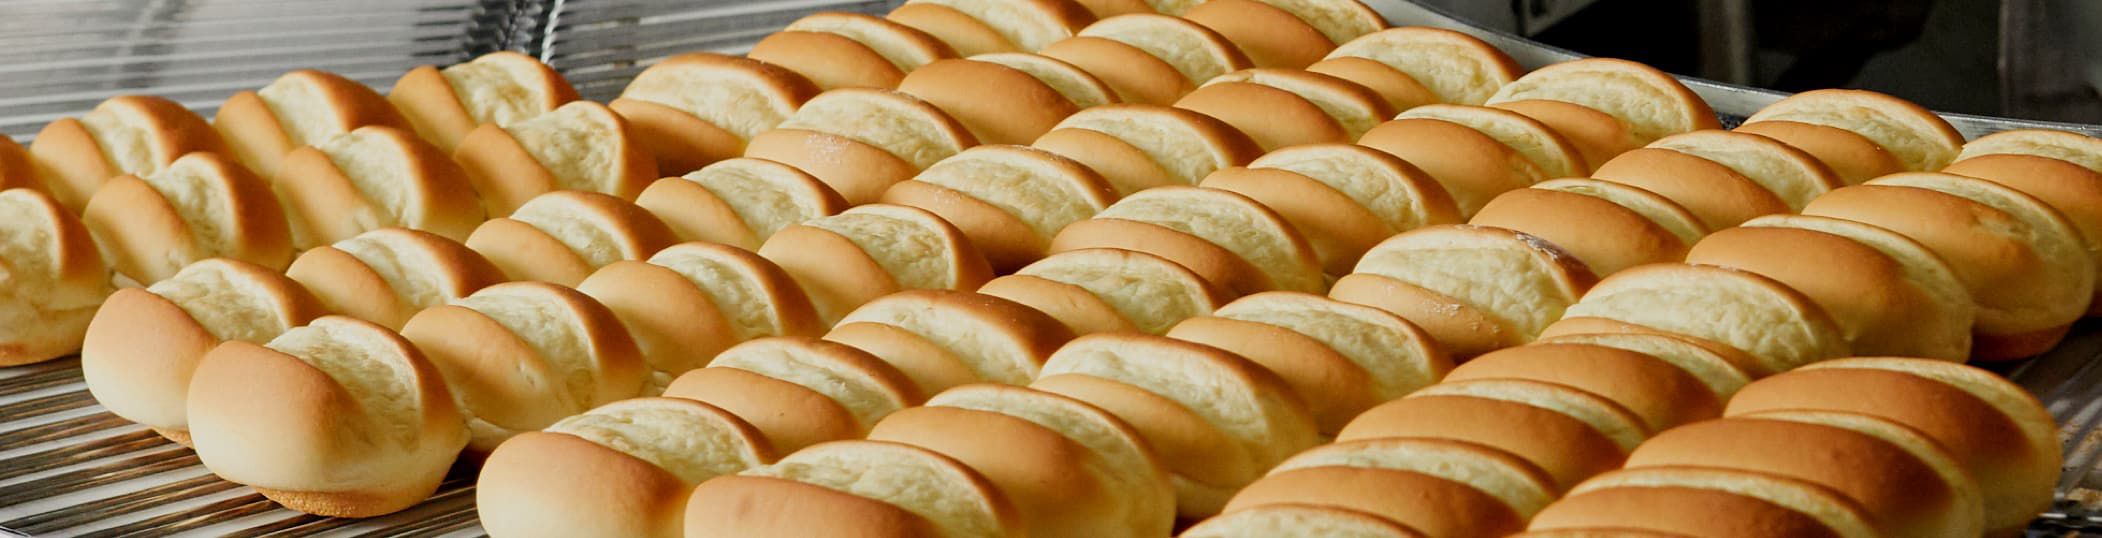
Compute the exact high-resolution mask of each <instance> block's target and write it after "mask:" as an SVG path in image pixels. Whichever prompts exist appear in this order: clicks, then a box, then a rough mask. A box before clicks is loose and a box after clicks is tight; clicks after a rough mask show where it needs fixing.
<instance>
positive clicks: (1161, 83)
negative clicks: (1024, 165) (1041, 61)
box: [1036, 35, 1197, 106]
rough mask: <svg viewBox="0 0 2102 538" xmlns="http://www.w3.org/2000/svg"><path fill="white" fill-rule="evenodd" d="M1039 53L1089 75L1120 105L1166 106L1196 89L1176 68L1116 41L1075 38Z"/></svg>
mask: <svg viewBox="0 0 2102 538" xmlns="http://www.w3.org/2000/svg"><path fill="white" fill-rule="evenodd" d="M1127 40H1129V39H1127ZM1036 53H1037V54H1040V55H1043V56H1044V57H1046V58H1054V59H1057V60H1059V61H1061V62H1065V63H1066V64H1068V65H1072V66H1074V67H1076V68H1079V69H1080V70H1083V71H1086V72H1087V73H1088V74H1089V75H1090V76H1093V77H1095V79H1096V80H1100V81H1102V83H1103V84H1104V85H1107V86H1108V87H1109V88H1110V91H1112V92H1115V93H1116V96H1117V101H1118V102H1123V103H1139V104H1148V105H1162V106H1166V105H1170V104H1174V103H1175V100H1176V99H1180V98H1182V96H1183V94H1187V93H1190V90H1194V89H1197V83H1195V82H1192V81H1191V80H1190V79H1189V77H1185V76H1183V74H1182V72H1181V71H1177V70H1176V69H1175V65H1174V64H1171V63H1168V61H1167V60H1163V59H1161V58H1157V57H1154V56H1153V54H1151V53H1148V52H1146V49H1141V48H1138V47H1135V46H1132V45H1128V44H1125V43H1124V42H1123V41H1118V40H1115V39H1109V38H1106V37H1094V36H1084V35H1082V36H1073V37H1068V38H1065V39H1061V40H1058V41H1057V42H1055V43H1052V44H1050V45H1047V46H1045V47H1044V50H1039V51H1036Z"/></svg>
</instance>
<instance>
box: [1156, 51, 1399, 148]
mask: <svg viewBox="0 0 2102 538" xmlns="http://www.w3.org/2000/svg"><path fill="white" fill-rule="evenodd" d="M1175 106H1176V107H1177V108H1183V109H1188V110H1194V111H1197V112H1200V113H1203V114H1205V115H1207V116H1211V117H1214V118H1218V119H1219V121H1224V122H1226V123H1227V124H1228V125H1232V126H1234V128H1236V129H1239V130H1240V131H1241V132H1244V133H1248V136H1249V138H1251V139H1253V140H1255V143H1256V145H1258V146H1261V147H1262V148H1263V149H1265V150H1274V149H1278V148H1282V147H1285V146H1296V145H1300V144H1311V143H1318V142H1349V141H1351V140H1356V139H1357V138H1358V137H1360V136H1363V135H1364V134H1365V131H1368V130H1371V129H1372V127H1373V126H1374V125H1377V124H1379V122H1380V121H1382V120H1385V119H1387V118H1389V117H1392V116H1393V115H1394V111H1393V110H1392V109H1390V108H1388V106H1387V102H1386V100H1385V99H1382V98H1380V96H1379V94H1376V93H1372V90H1368V89H1365V87H1364V86H1359V85H1357V84H1356V83H1353V82H1350V81H1347V80H1343V79H1340V78H1336V77H1331V76H1328V75H1323V74H1320V73H1314V72H1309V71H1296V70H1290V69H1270V68H1257V69H1243V70H1240V71H1235V72H1232V73H1226V74H1223V75H1219V76H1216V77H1212V79H1211V80H1207V81H1205V82H1204V83H1203V84H1202V85H1201V86H1199V87H1198V88H1197V91H1194V92H1190V94H1189V95H1185V96H1183V97H1182V99H1179V100H1176V101H1175Z"/></svg>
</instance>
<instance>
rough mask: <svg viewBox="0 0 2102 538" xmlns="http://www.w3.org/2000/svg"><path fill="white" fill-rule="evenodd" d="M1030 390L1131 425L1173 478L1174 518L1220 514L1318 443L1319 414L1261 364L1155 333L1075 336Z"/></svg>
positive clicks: (1046, 366)
mask: <svg viewBox="0 0 2102 538" xmlns="http://www.w3.org/2000/svg"><path fill="white" fill-rule="evenodd" d="M1030 388H1034V389H1038V390H1045V391H1049V392H1054V393H1058V394H1062V395H1065V396H1070V397H1073V398H1076V399H1080V400H1084V401H1087V402H1089V403H1093V404H1095V405H1097V406H1101V407H1102V408H1103V409H1105V410H1107V411H1109V412H1110V413H1112V414H1115V415H1117V417H1118V418H1121V419H1123V420H1124V421H1125V422H1127V423H1130V424H1131V426H1132V427H1133V428H1134V429H1137V430H1138V431H1139V432H1140V434H1141V435H1143V436H1145V438H1146V441H1147V443H1148V444H1150V445H1152V446H1153V448H1154V450H1156V451H1158V453H1159V454H1160V455H1161V458H1162V461H1164V462H1165V463H1167V464H1168V467H1169V470H1170V471H1171V472H1172V473H1173V475H1174V478H1173V480H1174V484H1175V492H1176V494H1175V498H1176V514H1178V515H1179V516H1182V517H1203V516H1209V515H1212V514H1216V513H1218V512H1219V509H1220V508H1221V507H1223V506H1224V505H1225V504H1226V501H1227V498H1228V497H1229V496H1231V495H1233V492H1234V491H1236V490H1239V489H1240V488H1241V487H1242V486H1244V485H1246V484H1248V483H1249V482H1252V481H1254V480H1255V479H1256V478H1257V477H1258V476H1261V475H1262V473H1263V472H1264V471H1266V470H1268V469H1269V468H1270V467H1271V466H1273V465H1276V464H1277V463H1278V462H1280V461H1283V460H1284V459H1285V458H1286V457H1287V456H1289V455H1291V454H1292V453H1293V452H1297V451H1299V450H1301V449H1304V448H1306V447H1310V446H1313V445H1314V444H1315V443H1316V442H1317V439H1316V435H1317V434H1316V433H1315V427H1314V420H1313V415H1312V414H1311V413H1308V412H1307V408H1306V405H1305V404H1304V403H1301V401H1300V399H1299V396H1298V395H1296V394H1294V393H1293V392H1292V389H1291V387H1289V386H1288V385H1286V384H1285V382H1284V381H1283V380H1281V379H1279V378H1278V377H1277V376H1276V374H1272V373H1270V371H1269V370H1266V369H1263V367H1262V366H1260V365H1257V364H1256V363H1254V362H1251V361H1248V360H1247V359H1243V358H1241V357H1238V356H1235V355H1233V354H1232V353H1228V352H1225V351H1221V350H1219V349H1217V348H1212V347H1207V346H1203V345H1198V344H1192V343H1187V342H1182V341H1179V340H1173V339H1168V338H1162V337H1157V336H1142V335H1135V334H1097V335H1089V336H1083V337H1080V338H1077V339H1074V340H1073V341H1072V342H1071V343H1068V344H1066V346H1065V347H1063V348H1060V349H1059V351H1058V353H1056V354H1053V355H1052V356H1051V361H1050V362H1048V363H1045V365H1044V370H1043V377H1042V378H1040V379H1038V380H1037V381H1036V383H1033V384H1031V385H1030Z"/></svg>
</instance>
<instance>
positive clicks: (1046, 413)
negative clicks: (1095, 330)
mask: <svg viewBox="0 0 2102 538" xmlns="http://www.w3.org/2000/svg"><path fill="white" fill-rule="evenodd" d="M927 405H928V406H929V407H939V408H953V409H965V410H974V411H982V412H990V413H998V414H1001V415H1005V416H1008V417H1014V418H1017V419H1021V420H1025V421H1028V422H1030V423H1033V424H1035V425H1037V426H1042V427H1044V428H1049V429H1051V430H1052V431H1055V432H1058V434H1059V435H1063V436H1065V438H1067V439H1071V440H1072V441H1073V442H1075V443H1079V444H1080V446H1081V447H1083V448H1085V449H1086V450H1087V451H1089V452H1091V453H1092V455H1093V456H1094V458H1095V459H1093V460H1091V461H1099V464H1096V465H1099V466H1100V467H1101V468H1103V469H1104V470H1105V471H1106V472H1105V473H1104V474H1103V475H1102V476H1103V478H1102V480H1103V482H1104V485H1105V486H1106V489H1107V490H1108V493H1110V494H1111V495H1112V496H1113V497H1114V498H1117V499H1119V502H1121V503H1122V504H1121V505H1120V506H1113V507H1105V508H1104V511H1105V512H1107V513H1104V514H1103V515H1102V516H1103V518H1105V519H1108V520H1110V521H1111V522H1112V523H1117V524H1119V526H1120V527H1121V528H1124V529H1128V530H1127V531H1126V532H1129V533H1131V534H1132V535H1135V536H1163V535H1165V534H1166V533H1167V532H1168V529H1169V528H1170V526H1171V525H1173V524H1174V519H1175V516H1174V514H1175V508H1174V507H1175V491H1174V488H1173V487H1172V486H1170V485H1169V482H1168V469H1167V467H1166V466H1164V465H1162V463H1161V460H1160V459H1159V458H1158V457H1156V456H1155V455H1154V453H1153V450H1152V448H1151V447H1150V446H1148V445H1147V444H1146V441H1145V438H1143V437H1141V436H1140V435H1139V432H1138V430H1135V429H1133V428H1132V427H1131V426H1130V425H1128V424H1125V423H1124V421H1123V420H1122V419H1118V418H1117V417H1116V415H1112V414H1109V412H1108V411H1103V410H1102V409H1101V408H1098V407H1095V406H1094V405H1091V404H1088V403H1085V402H1082V401H1080V400H1076V399H1072V398H1067V397H1064V396H1059V395H1057V394H1052V393H1049V392H1044V391H1039V390H1033V389H1027V388H1022V387H1015V386H1008V385H993V384H979V385H971V386H966V387H957V388H954V389H950V390H947V391H944V392H942V393H941V394H936V395H934V397H932V398H928V399H927ZM972 437H982V436H977V435H975V434H973V435H972ZM992 459H997V458H992ZM993 465H1006V464H997V463H995V464H993ZM980 470H981V471H982V470H984V469H983V468H980ZM988 474H990V473H989V472H988ZM1061 496H1063V495H1061ZM1008 497H1009V498H1010V499H1014V498H1016V497H1017V496H1016V495H1012V494H1010V495H1008ZM1053 523H1054V524H1055V522H1053ZM1083 535H1087V536H1094V535H1092V534H1083Z"/></svg>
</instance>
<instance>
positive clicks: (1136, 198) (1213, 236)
mask: <svg viewBox="0 0 2102 538" xmlns="http://www.w3.org/2000/svg"><path fill="white" fill-rule="evenodd" d="M1100 247H1109V248H1123V249H1130V250H1137V251H1142V252H1146V253H1149V254H1154V255H1158V256H1160V257H1163V258H1167V259H1169V260H1172V261H1174V262H1175V263H1178V264H1181V265H1182V266H1183V267H1187V268H1189V269H1190V270H1191V271H1193V272H1196V273H1197V274H1199V275H1203V276H1204V277H1205V280H1208V281H1210V282H1211V283H1212V284H1213V285H1215V286H1218V287H1219V288H1220V289H1223V290H1227V291H1230V292H1233V293H1234V294H1236V295H1240V294H1248V293H1255V292H1259V291H1266V290H1273V289H1281V290H1289V291H1304V292H1318V291H1320V290H1321V288H1322V287H1323V286H1324V283H1323V282H1322V277H1321V263H1320V260H1319V259H1317V258H1315V257H1314V249H1313V247H1311V246H1309V245H1307V242H1306V239H1304V238H1302V236H1300V235H1299V232H1298V231H1297V230H1293V229H1292V225H1291V224H1290V223H1287V222H1285V220H1284V218H1283V217H1280V216H1278V215H1277V213H1276V212H1275V211H1271V210H1270V208H1267V207H1263V205H1262V204H1261V203H1258V202H1256V201H1254V200H1251V199H1249V198H1248V197H1246V196H1241V195H1239V194H1234V193H1233V192H1230V191H1224V190H1218V189H1206V188H1199V187H1157V188H1153V189H1147V190H1145V191H1143V192H1139V193H1135V194H1132V195H1131V196H1127V197H1125V198H1124V199H1123V200H1118V201H1117V203H1115V204H1112V205H1110V206H1109V208H1108V209H1104V210H1102V212H1101V213H1097V214H1096V215H1095V218H1092V219H1088V220H1084V221H1080V222H1076V223H1073V224H1072V225H1070V226H1067V227H1066V229H1065V230H1064V231H1061V232H1059V233H1058V236H1057V237H1054V238H1052V239H1051V252H1053V253H1058V252H1065V251H1069V250H1078V249H1083V248H1100Z"/></svg>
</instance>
